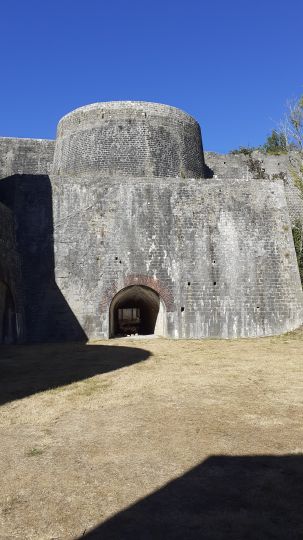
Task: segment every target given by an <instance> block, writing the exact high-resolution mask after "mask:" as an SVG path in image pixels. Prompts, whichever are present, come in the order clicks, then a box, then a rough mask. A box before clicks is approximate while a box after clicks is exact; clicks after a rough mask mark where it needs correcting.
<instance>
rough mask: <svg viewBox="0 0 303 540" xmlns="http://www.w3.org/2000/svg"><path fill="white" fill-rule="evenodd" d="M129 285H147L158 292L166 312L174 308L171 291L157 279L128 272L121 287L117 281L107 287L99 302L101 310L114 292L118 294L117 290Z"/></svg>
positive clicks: (105, 307) (110, 299) (109, 302)
mask: <svg viewBox="0 0 303 540" xmlns="http://www.w3.org/2000/svg"><path fill="white" fill-rule="evenodd" d="M131 285H142V286H145V287H149V288H150V289H152V290H153V291H155V292H156V293H158V295H159V296H160V299H161V300H162V301H163V303H164V305H165V308H166V311H167V312H169V311H173V310H174V298H173V295H172V292H171V291H170V290H169V289H168V288H167V287H165V286H164V285H163V283H161V281H160V280H159V279H155V278H153V277H151V276H146V275H144V274H130V275H128V276H125V278H124V280H123V285H122V287H121V286H118V285H117V283H115V284H113V286H112V287H110V288H109V289H107V291H106V293H105V295H104V298H103V300H102V302H101V310H102V311H104V310H106V309H107V308H108V306H109V305H110V304H111V302H112V300H113V298H114V297H115V296H116V294H118V292H119V291H121V290H123V289H125V288H126V287H130V286H131Z"/></svg>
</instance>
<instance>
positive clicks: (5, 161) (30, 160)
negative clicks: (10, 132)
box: [0, 137, 55, 179]
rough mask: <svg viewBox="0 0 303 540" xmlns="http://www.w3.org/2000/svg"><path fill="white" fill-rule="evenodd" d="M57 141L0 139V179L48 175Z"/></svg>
mask: <svg viewBox="0 0 303 540" xmlns="http://www.w3.org/2000/svg"><path fill="white" fill-rule="evenodd" d="M54 147H55V141H49V140H43V139H13V138H10V137H7V138H6V137H0V179H1V178H6V177H8V176H12V175H13V174H38V175H39V174H48V173H49V172H50V166H51V165H52V162H53V156H54Z"/></svg>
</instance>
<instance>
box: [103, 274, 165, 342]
mask: <svg viewBox="0 0 303 540" xmlns="http://www.w3.org/2000/svg"><path fill="white" fill-rule="evenodd" d="M165 333H166V318H165V306H164V303H163V301H162V300H161V298H160V296H159V295H158V293H157V292H156V291H154V290H153V289H151V288H150V287H146V286H143V285H131V286H129V287H126V288H125V289H122V290H121V291H119V292H118V293H117V294H116V296H115V297H114V298H113V300H112V302H111V305H110V310H109V337H123V336H127V335H134V334H139V335H149V334H156V335H159V336H164V335H165Z"/></svg>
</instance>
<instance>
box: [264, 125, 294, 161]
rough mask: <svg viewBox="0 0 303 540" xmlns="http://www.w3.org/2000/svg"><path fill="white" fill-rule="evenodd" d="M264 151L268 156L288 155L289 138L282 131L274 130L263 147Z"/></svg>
mask: <svg viewBox="0 0 303 540" xmlns="http://www.w3.org/2000/svg"><path fill="white" fill-rule="evenodd" d="M262 150H264V151H265V152H266V154H274V155H279V154H286V153H287V150H288V148H287V137H286V135H285V133H283V132H282V131H277V130H276V129H274V130H273V131H272V132H271V135H269V136H268V137H267V139H266V142H265V144H264V145H263V146H262Z"/></svg>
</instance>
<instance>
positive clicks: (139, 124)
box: [53, 101, 204, 178]
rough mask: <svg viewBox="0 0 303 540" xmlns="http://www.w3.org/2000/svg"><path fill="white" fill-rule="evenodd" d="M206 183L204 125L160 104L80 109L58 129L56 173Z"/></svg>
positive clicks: (112, 104) (126, 103)
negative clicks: (190, 179) (198, 179)
mask: <svg viewBox="0 0 303 540" xmlns="http://www.w3.org/2000/svg"><path fill="white" fill-rule="evenodd" d="M92 173H93V174H98V176H100V175H102V176H106V177H110V176H115V177H116V176H135V177H145V176H148V177H151V176H154V177H174V178H177V177H180V178H203V177H204V157H203V149H202V141H201V131H200V127H199V124H198V123H197V122H196V121H195V120H194V118H192V117H191V116H189V115H188V114H186V113H185V112H183V111H181V110H179V109H176V108H175V107H170V106H168V105H160V104H158V103H146V102H141V101H113V102H108V103H94V104H92V105H88V106H86V107H80V108H79V109H76V110H75V111H72V112H71V113H69V114H67V115H66V116H64V117H63V118H62V119H61V121H60V122H59V125H58V131H57V140H56V148H55V156H54V167H53V174H55V175H60V176H61V175H64V176H65V175H66V176H71V175H72V176H82V175H85V174H89V175H91V174H92Z"/></svg>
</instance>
